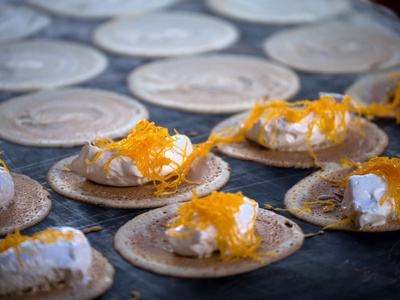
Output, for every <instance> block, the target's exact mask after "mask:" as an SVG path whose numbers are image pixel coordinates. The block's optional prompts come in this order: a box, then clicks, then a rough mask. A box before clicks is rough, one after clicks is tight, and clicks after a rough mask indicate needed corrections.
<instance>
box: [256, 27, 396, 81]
mask: <svg viewBox="0 0 400 300" xmlns="http://www.w3.org/2000/svg"><path fill="white" fill-rule="evenodd" d="M263 47H264V51H265V52H266V53H267V55H268V56H269V57H271V58H273V59H274V60H277V61H279V62H282V63H284V64H286V65H288V66H290V67H293V68H295V69H297V70H301V71H306V72H314V73H323V74H347V73H365V72H372V71H378V70H385V69H388V68H392V67H395V66H398V65H399V64H400V51H399V48H400V37H396V38H395V37H390V36H387V35H385V34H380V33H378V32H374V31H368V30H367V29H363V28H358V27H356V26H352V25H349V24H347V25H346V24H344V23H339V22H337V23H326V24H320V25H318V26H307V27H300V28H295V29H289V30H284V31H280V32H278V33H276V34H274V35H272V36H270V37H268V38H267V39H266V40H265V42H264V45H263Z"/></svg>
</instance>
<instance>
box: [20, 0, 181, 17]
mask: <svg viewBox="0 0 400 300" xmlns="http://www.w3.org/2000/svg"><path fill="white" fill-rule="evenodd" d="M28 2H29V4H32V5H35V6H37V7H39V8H41V9H43V10H46V11H48V12H51V13H53V14H55V15H59V16H64V17H69V18H79V19H90V20H92V19H105V18H111V17H116V16H121V15H135V16H138V15H142V14H146V13H149V12H152V11H153V10H157V9H162V8H165V7H167V6H171V5H173V4H174V3H176V2H178V1H177V0H151V1H142V0H111V1H87V0H57V1H53V0H29V1H28Z"/></svg>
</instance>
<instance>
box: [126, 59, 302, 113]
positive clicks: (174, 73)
mask: <svg viewBox="0 0 400 300" xmlns="http://www.w3.org/2000/svg"><path fill="white" fill-rule="evenodd" d="M127 81H128V88H129V90H130V91H131V92H132V93H133V94H134V95H136V96H137V97H139V98H141V99H143V100H144V101H147V102H149V103H151V104H154V105H159V106H163V107H167V108H173V109H179V110H184V111H189V112H197V113H210V114H220V113H233V112H238V111H243V110H246V109H250V108H252V107H253V105H254V103H255V102H256V101H261V100H263V99H279V100H286V99H289V98H290V97H292V96H293V95H295V94H296V93H297V91H298V90H299V86H300V82H299V79H298V77H297V75H296V74H295V73H294V72H293V71H291V70H290V69H288V68H286V67H282V66H280V65H278V64H275V63H271V62H269V61H267V60H265V59H262V58H258V57H252V56H246V55H209V56H198V57H187V58H178V59H170V60H164V61H157V62H153V63H150V64H147V65H144V66H142V67H139V68H136V69H135V70H134V71H133V72H132V73H131V74H130V75H129V77H128V80H127Z"/></svg>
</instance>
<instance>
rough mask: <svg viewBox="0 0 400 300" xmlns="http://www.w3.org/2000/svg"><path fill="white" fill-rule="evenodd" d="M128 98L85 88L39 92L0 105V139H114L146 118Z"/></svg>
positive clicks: (35, 142) (51, 142) (63, 142)
mask: <svg viewBox="0 0 400 300" xmlns="http://www.w3.org/2000/svg"><path fill="white" fill-rule="evenodd" d="M147 118H148V112H147V109H146V108H145V107H144V106H142V105H141V104H140V103H138V102H137V101H135V100H134V99H132V98H129V97H126V96H123V95H120V94H116V93H112V92H107V91H103V90H95V89H88V88H69V89H61V90H50V91H41V92H38V93H33V94H29V95H25V96H21V97H17V98H13V99H11V100H9V101H6V102H3V103H2V104H0V128H1V131H0V138H1V139H4V140H7V141H10V142H13V143H17V144H21V145H26V146H37V147H72V146H75V145H82V144H84V143H85V142H86V141H88V140H93V139H94V138H95V137H96V136H101V137H103V138H117V137H122V136H125V135H127V134H128V133H129V131H130V130H131V129H132V128H134V127H136V123H137V122H138V121H139V120H140V119H147Z"/></svg>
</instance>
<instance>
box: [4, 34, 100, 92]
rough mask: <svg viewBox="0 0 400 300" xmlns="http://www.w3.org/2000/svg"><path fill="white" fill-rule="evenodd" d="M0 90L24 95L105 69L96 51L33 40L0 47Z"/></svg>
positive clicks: (55, 41) (90, 75) (72, 43)
mask: <svg viewBox="0 0 400 300" xmlns="http://www.w3.org/2000/svg"><path fill="white" fill-rule="evenodd" d="M0 57H1V59H2V60H1V68H0V91H8V92H27V91H33V90H38V89H53V88H56V87H60V86H65V85H72V84H78V83H81V82H84V81H87V80H89V79H92V78H94V77H96V76H97V75H99V74H100V73H102V72H103V71H104V70H105V68H106V67H107V58H106V57H105V56H104V55H103V54H102V53H101V52H99V51H97V50H96V49H94V48H92V47H89V46H86V45H83V44H80V43H75V42H69V41H68V42H67V41H62V40H50V39H47V40H46V39H42V40H41V39H35V40H26V41H20V42H12V43H7V44H4V45H1V46H0Z"/></svg>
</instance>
